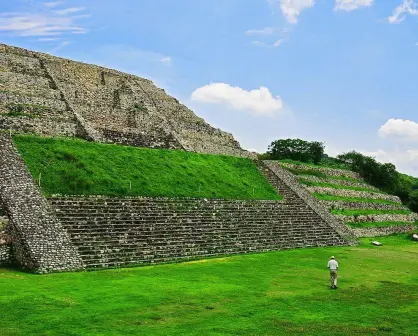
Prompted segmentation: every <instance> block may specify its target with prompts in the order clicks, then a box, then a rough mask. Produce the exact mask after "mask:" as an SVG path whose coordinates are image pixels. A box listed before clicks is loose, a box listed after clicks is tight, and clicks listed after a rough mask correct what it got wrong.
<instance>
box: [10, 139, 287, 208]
mask: <svg viewBox="0 0 418 336" xmlns="http://www.w3.org/2000/svg"><path fill="white" fill-rule="evenodd" d="M14 141H15V143H16V145H17V147H18V149H19V151H20V153H21V154H22V156H23V158H24V160H25V162H26V164H27V166H28V167H29V169H30V171H31V173H32V175H33V176H34V178H35V179H36V181H39V178H40V182H41V188H42V191H43V192H44V194H45V195H51V194H63V195H111V196H152V197H156V196H166V197H200V198H224V199H266V200H276V199H281V197H280V196H279V195H278V194H277V193H276V191H275V190H274V189H273V187H272V186H271V185H270V184H269V183H268V182H267V180H266V179H265V178H264V176H263V175H261V174H260V172H259V171H258V169H257V167H256V166H255V165H254V163H253V162H252V161H251V160H249V159H244V158H237V157H232V156H220V155H205V154H196V153H190V152H185V151H179V150H158V149H148V148H134V147H125V146H118V145H103V144H97V143H91V142H86V141H81V140H74V139H71V140H70V139H57V138H41V137H34V136H15V137H14Z"/></svg>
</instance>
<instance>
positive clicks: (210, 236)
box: [50, 197, 347, 268]
mask: <svg viewBox="0 0 418 336" xmlns="http://www.w3.org/2000/svg"><path fill="white" fill-rule="evenodd" d="M50 202H51V204H52V206H53V208H54V209H55V211H56V212H55V213H56V216H57V218H58V219H59V220H60V222H61V223H62V225H63V226H64V227H65V228H66V230H67V232H68V234H69V236H70V238H71V241H72V243H73V244H74V245H75V246H77V248H78V252H79V254H80V256H81V258H82V259H83V262H84V263H85V264H86V266H87V267H88V268H100V267H117V266H128V265H136V264H150V263H161V262H172V261H176V260H187V259H192V258H207V257H212V256H219V255H229V254H236V253H247V252H263V251H272V250H280V249H287V248H302V247H317V246H335V245H346V244H347V242H346V241H345V240H344V239H343V238H341V236H340V235H339V234H338V233H337V232H336V231H335V230H334V229H333V228H331V227H330V226H329V225H328V224H327V223H325V222H323V221H321V220H318V218H316V217H313V216H312V214H311V212H310V209H309V208H307V207H306V206H301V205H296V204H292V203H291V202H290V203H286V202H282V201H237V200H207V199H168V198H162V199H155V198H124V199H120V198H110V197H54V198H51V199H50Z"/></svg>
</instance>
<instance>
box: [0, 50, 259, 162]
mask: <svg viewBox="0 0 418 336" xmlns="http://www.w3.org/2000/svg"><path fill="white" fill-rule="evenodd" d="M0 98H2V99H1V103H0V129H7V130H8V129H13V130H16V131H19V132H25V133H35V134H41V135H53V136H56V135H63V136H79V137H84V138H87V139H90V140H93V141H100V142H110V143H122V144H127V145H134V146H143V147H157V148H172V149H185V150H188V151H195V152H202V153H211V154H225V155H235V156H244V157H255V154H254V153H249V152H247V151H244V150H242V149H241V147H240V145H239V143H238V142H237V141H236V140H235V139H234V138H233V136H232V135H231V134H229V133H226V132H223V131H221V130H219V129H216V128H213V127H212V126H210V125H209V124H207V123H206V122H205V121H204V120H203V119H201V118H199V117H197V116H196V115H195V114H194V113H193V112H192V111H191V110H189V109H188V108H187V107H186V106H184V105H182V104H180V103H179V102H178V100H176V99H175V98H173V97H170V96H169V95H167V94H166V93H165V92H164V90H162V89H160V88H157V87H156V86H155V85H154V84H153V83H152V82H151V81H149V80H146V79H143V78H140V77H136V76H132V75H128V74H125V73H121V72H119V71H116V70H111V69H106V68H102V67H98V66H95V65H89V64H84V63H80V62H74V61H70V60H66V59H62V58H58V57H53V56H50V55H46V54H41V53H36V52H32V51H28V50H25V49H21V48H15V47H10V46H7V45H4V44H0ZM13 104H14V105H13ZM16 105H17V106H16Z"/></svg>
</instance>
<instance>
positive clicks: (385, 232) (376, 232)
mask: <svg viewBox="0 0 418 336" xmlns="http://www.w3.org/2000/svg"><path fill="white" fill-rule="evenodd" d="M416 228H417V226H416V225H414V224H410V225H396V226H395V225H393V226H382V227H369V228H361V229H353V232H354V234H355V235H356V236H357V237H379V236H389V235H392V234H395V233H405V232H409V231H411V230H414V229H416Z"/></svg>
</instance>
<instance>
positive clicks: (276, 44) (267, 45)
mask: <svg viewBox="0 0 418 336" xmlns="http://www.w3.org/2000/svg"><path fill="white" fill-rule="evenodd" d="M283 42H284V39H279V40H277V41H276V42H274V43H265V42H262V41H258V40H256V41H251V43H252V44H254V45H256V46H259V47H263V48H277V47H280V46H281V45H282V43H283Z"/></svg>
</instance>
